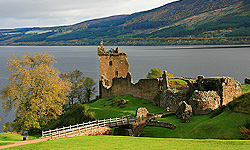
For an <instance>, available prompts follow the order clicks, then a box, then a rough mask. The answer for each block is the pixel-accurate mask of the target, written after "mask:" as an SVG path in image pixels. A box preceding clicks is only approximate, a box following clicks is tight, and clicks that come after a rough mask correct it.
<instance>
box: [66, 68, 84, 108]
mask: <svg viewBox="0 0 250 150" xmlns="http://www.w3.org/2000/svg"><path fill="white" fill-rule="evenodd" d="M61 77H62V78H63V79H66V80H68V81H69V82H70V83H71V92H70V93H69V95H68V99H69V101H68V102H69V105H73V104H74V103H76V102H79V103H83V101H84V94H83V91H84V86H83V82H84V79H85V77H84V76H83V73H82V72H81V71H79V70H75V71H73V72H72V71H70V72H69V73H67V74H61Z"/></svg>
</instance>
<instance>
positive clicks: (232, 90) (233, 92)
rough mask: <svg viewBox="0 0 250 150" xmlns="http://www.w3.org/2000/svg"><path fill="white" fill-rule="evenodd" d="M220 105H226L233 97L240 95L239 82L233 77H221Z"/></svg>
mask: <svg viewBox="0 0 250 150" xmlns="http://www.w3.org/2000/svg"><path fill="white" fill-rule="evenodd" d="M221 94H222V95H221V96H222V105H227V104H228V103H229V102H231V101H232V100H233V98H234V97H238V96H240V95H241V84H240V83H239V82H238V81H236V80H235V79H234V78H230V77H226V78H222V92H221Z"/></svg>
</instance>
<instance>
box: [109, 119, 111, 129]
mask: <svg viewBox="0 0 250 150" xmlns="http://www.w3.org/2000/svg"><path fill="white" fill-rule="evenodd" d="M109 127H111V118H109Z"/></svg>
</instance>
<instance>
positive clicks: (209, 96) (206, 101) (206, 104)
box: [189, 90, 221, 115]
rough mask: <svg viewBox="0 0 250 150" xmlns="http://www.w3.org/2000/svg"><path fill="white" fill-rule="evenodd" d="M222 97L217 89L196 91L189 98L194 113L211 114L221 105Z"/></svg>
mask: <svg viewBox="0 0 250 150" xmlns="http://www.w3.org/2000/svg"><path fill="white" fill-rule="evenodd" d="M220 103H221V99H220V96H219V94H218V93H217V92H216V91H198V90H196V91H194V93H193V95H192V97H191V98H190V99H189V104H190V105H191V106H192V108H193V114H194V115H204V114H209V113H210V112H211V111H212V110H214V109H216V108H218V107H219V106H220Z"/></svg>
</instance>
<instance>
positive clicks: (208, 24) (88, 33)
mask: <svg viewBox="0 0 250 150" xmlns="http://www.w3.org/2000/svg"><path fill="white" fill-rule="evenodd" d="M101 40H104V42H105V44H106V45H176V44H178V45H187V44H195V45H203V44H210V45H211V44H212V45H217V44H223V45H227V44H250V1H249V0H180V1H176V2H172V3H169V4H166V5H163V6H161V7H158V8H155V9H152V10H148V11H143V12H138V13H134V14H131V15H117V16H111V17H106V18H100V19H93V20H88V21H83V22H80V23H77V24H73V25H69V26H58V27H46V28H21V29H9V30H7V29H2V30H0V45H98V44H99V42H100V41H101Z"/></svg>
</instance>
